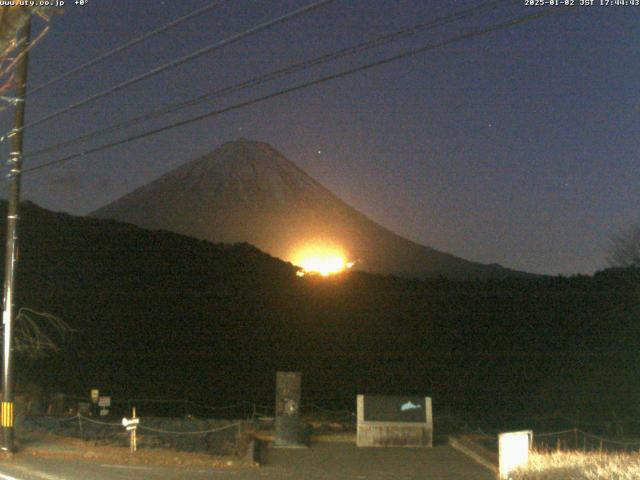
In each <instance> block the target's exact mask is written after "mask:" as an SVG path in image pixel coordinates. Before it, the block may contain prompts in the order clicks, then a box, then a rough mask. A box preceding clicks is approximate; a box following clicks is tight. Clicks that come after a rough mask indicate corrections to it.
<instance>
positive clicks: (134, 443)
mask: <svg viewBox="0 0 640 480" xmlns="http://www.w3.org/2000/svg"><path fill="white" fill-rule="evenodd" d="M139 424H140V419H139V418H137V417H136V407H133V413H132V415H131V418H127V417H124V418H123V419H122V426H123V427H125V428H126V429H127V431H128V432H129V446H130V448H131V453H133V452H135V451H136V450H137V449H138V440H137V438H136V431H137V430H138V425H139Z"/></svg>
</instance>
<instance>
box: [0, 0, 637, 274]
mask: <svg viewBox="0 0 640 480" xmlns="http://www.w3.org/2000/svg"><path fill="white" fill-rule="evenodd" d="M578 2H579V0H576V3H578ZM67 3H68V4H69V5H68V6H67V7H65V9H64V14H63V15H61V16H58V17H54V18H53V19H52V21H51V31H50V32H49V34H48V35H47V36H46V37H45V38H44V39H43V40H42V41H41V42H40V43H39V44H38V45H37V46H35V47H34V50H33V51H32V53H31V58H30V73H29V85H30V86H31V87H36V86H38V85H41V84H43V83H44V82H46V81H47V80H48V79H50V78H53V77H54V76H56V75H59V74H61V73H64V72H65V71H67V70H69V69H71V68H73V67H75V66H76V65H79V64H81V63H83V62H85V61H87V60H89V59H91V58H93V57H95V56H97V55H99V54H101V53H102V52H104V51H107V50H109V49H111V48H114V47H116V46H118V45H120V44H122V43H124V42H126V41H127V40H130V39H133V38H135V37H137V36H139V35H141V34H143V33H145V32H147V31H150V30H153V29H155V28H158V27H160V26H162V25H164V24H166V23H168V22H169V21H171V20H173V19H175V18H177V17H179V16H181V15H185V14H187V13H189V12H190V11H192V10H194V9H196V8H199V7H202V6H204V5H206V4H208V3H210V1H209V0H180V1H169V0H166V1H158V0H156V1H153V0H128V1H127V0H110V1H108V2H101V1H98V0H89V1H88V4H87V5H86V6H84V7H79V6H75V5H73V2H72V1H70V0H68V1H67ZM308 3H311V0H306V1H301V0H269V1H257V0H254V1H250V0H236V1H227V2H223V3H222V6H220V7H219V8H216V9H214V10H211V11H209V12H207V13H206V14H203V15H202V16H201V17H200V18H198V19H196V20H191V21H189V22H187V23H184V24H182V25H180V26H179V27H177V28H175V29H172V30H170V31H168V32H166V33H164V34H162V35H160V36H158V37H155V38H153V39H150V40H149V41H145V42H143V43H141V44H138V45H136V46H135V47H134V48H132V49H130V50H127V51H126V52H123V53H122V54H119V55H117V56H115V57H113V58H110V59H108V60H106V61H105V62H102V63H100V64H99V65H96V66H95V67H91V68H88V69H86V70H84V71H83V72H82V73H81V74H78V75H74V76H73V77H72V78H70V79H68V80H65V81H63V82H60V83H57V84H55V85H52V86H50V87H48V88H47V89H45V90H43V91H40V92H38V93H37V94H36V95H33V96H32V97H30V98H28V103H27V123H29V122H33V121H34V120H38V119H39V118H41V117H43V116H44V115H47V114H49V113H50V112H53V111H55V110H58V109H60V108H62V107H64V106H66V105H68V104H70V103H72V102H74V101H77V100H80V99H83V98H85V97H88V96H90V95H92V94H94V93H96V92H99V91H101V90H104V89H106V88H109V87H110V86H112V85H114V84H116V83H119V82H122V81H124V80H126V79H128V78H130V77H132V76H134V75H136V74H140V73H143V72H145V71H147V70H149V69H151V68H154V67H156V66H158V65H160V64H163V63H165V62H168V61H171V60H173V59H176V58H178V57H180V56H183V55H186V54H188V53H190V52H192V51H194V50H196V49H198V48H201V47H203V46H205V45H208V44H212V43H214V42H216V41H219V40H221V39H223V38H225V37H228V36H230V35H232V34H234V33H236V32H240V31H242V30H246V29H248V28H251V27H252V26H254V25H256V24H257V23H259V22H263V21H266V20H268V19H271V18H274V17H276V16H278V15H281V14H283V13H285V12H287V11H290V10H292V9H294V8H299V7H301V6H303V5H305V4H308ZM482 3H486V2H480V1H475V0H474V1H441V0H424V1H417V0H413V1H410V0H399V1H396V0H384V1H383V0H348V1H347V0H336V1H335V2H333V3H331V4H329V5H328V6H325V7H323V8H322V9H320V10H317V11H315V12H313V13H310V14H308V15H306V16H304V17H300V18H297V19H295V20H292V21H290V22H287V23H285V24H282V25H279V26H277V27H275V28H273V29H270V30H269V31H267V32H262V33H260V34H258V35H255V36H253V37H251V38H248V39H245V40H243V41H241V42H239V43H237V44H235V45H232V46H229V47H226V48H224V49H222V50H218V51H217V52H214V53H212V54H210V55H205V56H203V57H201V58H199V59H197V60H195V61H192V62H189V63H187V64H185V65H183V66H181V67H178V68H175V69H172V70H170V71H168V72H165V73H162V74H160V75H157V76H154V77H153V78H151V79H148V80H146V81H144V82H141V83H139V84H137V85H135V86H133V87H131V88H127V89H126V90H124V91H121V92H118V93H116V94H114V95H111V96H109V97H106V98H103V99H101V100H99V101H96V102H94V103H92V104H90V105H88V106H86V107H83V108H80V109H77V110H74V111H72V112H69V113H67V114H64V115H61V116H60V117H58V118H56V119H55V120H52V121H50V122H46V123H44V124H42V125H39V126H36V127H34V128H31V129H28V130H27V132H26V139H25V142H26V150H27V152H28V151H29V150H34V149H37V148H41V147H44V146H48V145H51V144H54V143H57V142H59V141H62V140H66V139H69V138H72V137H75V136H78V135H80V134H83V133H86V132H90V131H92V130H94V129H96V128H99V127H103V126H106V125H110V124H111V123H115V122H120V121H122V120H125V119H127V118H129V117H132V116H134V115H137V114H140V113H142V112H145V111H148V110H151V109H153V108H155V107H158V106H162V105H165V104H167V103H170V102H174V101H177V100H184V99H188V98H191V97H193V96H196V95H199V94H202V93H204V92H207V91H210V90H214V89H218V88H221V87H225V86H228V85H231V84H234V83H237V82H239V81H242V80H245V79H248V78H251V77H253V76H256V75H258V74H262V73H266V72H269V71H271V70H274V69H276V68H280V67H284V66H286V65H288V64H290V63H295V62H299V61H302V60H305V59H310V58H314V57H316V56H319V55H321V54H324V53H327V52H331V51H334V50H336V49H339V48H342V47H346V46H350V45H353V44H356V43H359V42H362V41H363V40H366V39H371V38H374V37H376V36H379V35H382V34H386V33H390V32H393V31H395V30H399V29H401V28H403V27H408V26H411V25H414V24H417V23H423V22H426V21H429V20H431V19H435V18H436V17H438V16H441V15H444V14H448V13H451V12H454V11H456V10H460V9H463V8H466V7H469V6H473V5H479V4H482ZM596 3H599V0H597V2H596ZM524 4H525V0H521V2H515V4H512V5H511V6H503V7H501V8H499V9H497V10H495V11H493V12H490V13H488V14H484V15H480V16H478V17H475V18H473V19H467V20H465V21H463V22H458V23H455V24H451V25H447V26H445V27H439V28H436V29H432V30H428V31H423V32H422V33H419V34H417V35H414V36H412V37H410V38H408V39H405V40H402V41H400V42H397V43H393V44H391V45H389V46H386V47H383V48H377V49H374V50H371V51H368V52H365V53H363V54H359V55H357V56H354V57H349V58H347V59H343V60H341V61H339V62H334V63H331V64H329V65H325V66H322V67H319V68H314V69H311V70H309V71H307V72H304V73H301V74H297V75H294V76H292V77H290V78H287V79H284V80H279V81H276V82H271V83H267V84H264V85H261V86H260V87H257V88H252V89H249V90H247V91H244V92H241V93H236V94H234V95H231V96H229V97H225V98H222V99H217V100H214V101H212V102H210V103H207V104H204V105H200V106H197V107H194V108H191V109H188V110H186V111H183V112H181V113H179V114H174V115H171V116H168V117H165V118H162V119H160V120H155V121H152V122H149V123H146V124H144V125H140V126H136V127H133V128H130V129H129V130H126V131H124V132H118V133H116V134H113V135H109V136H105V137H100V138H97V139H95V140H93V141H90V142H87V143H85V144H83V145H82V146H78V145H76V146H73V147H69V148H67V149H64V150H61V151H59V152H55V153H51V154H47V155H44V156H42V157H38V158H30V159H29V158H28V159H26V160H25V168H28V167H31V166H34V165H37V164H38V163H41V162H45V161H50V160H54V159H56V158H58V157H61V156H64V155H67V154H70V153H75V152H77V151H79V150H80V149H81V148H91V147H92V146H96V145H99V144H102V143H105V142H109V141H112V140H116V139H119V138H122V137H124V136H127V135H131V134H135V133H137V132H141V131H145V130H147V129H150V128H153V127H158V126H161V125H164V124H166V123H171V122H172V121H176V120H180V119H184V118H189V117H191V116H195V115H198V114H200V113H203V112H206V111H208V110H213V109H218V108H220V107H223V106H226V105H231V104H234V103H237V102H239V101H243V100H247V99H250V98H253V97H256V96H260V95H264V94H266V93H269V92H271V91H275V90H279V89H282V88H284V87H286V86H289V85H293V84H296V83H300V82H303V81H307V80H310V79H313V78H316V77H319V76H322V75H326V74H329V73H332V72H335V71H339V70H342V69H346V68H349V67H352V66H356V65H360V64H364V63H368V62H372V61H375V60H376V59H379V58H383V57H385V56H388V55H392V54H394V53H398V52H401V51H404V50H407V49H412V48H417V47H420V46H422V45H426V44H429V43H434V42H440V41H442V40H444V39H446V38H450V37H453V36H455V35H458V34H461V33H464V32H467V31H470V30H474V29H477V28H482V27H486V26H488V25H491V24H494V23H501V22H505V21H507V20H509V19H511V18H514V17H516V16H521V15H525V14H528V13H534V12H536V11H540V8H541V7H528V6H525V5H524ZM554 10H555V11H556V12H557V13H554V14H551V15H548V16H545V17H543V18H540V19H537V20H533V21H531V22H528V23H526V24H522V25H517V26H515V27H513V28H510V29H508V30H503V31H499V32H494V33H489V34H487V35H484V36H482V37H476V38H472V39H469V40H465V41H462V42H459V43H456V44H453V45H449V46H446V47H444V48H439V49H436V50H433V51H429V52H426V53H423V54H419V55H417V56H414V57H411V58H408V59H404V60H401V61H398V62H394V63H391V64H388V65H385V66H382V67H378V68H375V69H371V70H368V71H365V72H362V73H360V74H356V75H353V76H350V77H347V78H342V79H338V80H335V81H332V82H327V83H323V84H321V85H317V86H314V87H311V88H309V89H306V90H304V91H299V92H296V93H292V94H289V95H286V96H282V97H279V98H275V99H272V100H269V101H266V102H263V103H260V104H256V105H253V106H250V107H247V108H243V109H241V110H236V111H234V112H230V113H226V114H223V115H220V116H217V117H214V118H210V119H207V120H204V121H201V122H198V123H196V124H192V125H190V126H186V127H181V128H178V129H175V130H172V131H169V132H165V133H162V134H159V135H155V136H152V137H149V138H146V139H144V140H141V141H136V142H133V143H129V144H127V145H124V146H120V147H116V148H113V149H110V150H106V151H104V152H101V153H99V154H95V155H90V156H86V157H83V158H81V159H77V160H74V161H71V162H69V163H66V164H64V165H63V166H59V167H54V168H48V169H43V170H39V171H37V172H33V173H30V174H26V175H25V176H24V178H23V197H24V198H27V199H30V200H33V201H35V202H36V203H38V204H40V205H41V206H43V207H45V208H48V209H52V210H56V211H66V212H69V213H73V214H86V213H89V212H91V211H93V210H95V209H96V208H98V207H100V206H102V205H104V204H106V203H108V202H110V201H112V200H115V199H116V198H118V197H120V196H121V195H123V194H125V193H127V192H129V191H131V190H132V189H134V188H136V187H139V186H141V185H143V184H146V183H148V182H150V181H151V180H153V179H155V178H157V177H158V176H160V175H161V174H163V173H165V172H167V171H169V170H171V169H173V168H175V167H176V166H178V165H180V164H182V163H184V162H187V161H189V160H192V159H194V158H196V157H198V156H200V155H202V154H205V153H207V152H209V151H211V150H213V149H215V148H217V147H218V146H219V145H220V144H221V143H223V142H226V141H230V140H234V139H236V138H239V137H245V138H249V139H253V140H259V141H265V142H268V143H270V144H272V145H273V146H274V147H275V148H277V149H278V150H280V151H281V152H282V153H283V154H284V155H285V156H287V157H288V158H289V159H290V160H292V161H294V162H295V163H296V164H298V166H300V167H301V168H302V169H304V170H305V171H306V172H307V173H309V174H310V175H311V176H313V177H314V178H316V179H317V180H318V181H320V182H321V183H322V184H324V185H325V186H326V187H328V188H329V189H330V190H332V191H333V192H334V193H336V194H337V195H338V196H339V197H341V198H342V199H344V200H345V201H347V202H348V203H350V204H351V205H352V206H354V207H356V208H357V209H359V210H360V211H362V212H363V213H365V214H366V215H368V216H369V217H371V218H372V219H373V220H375V221H377V222H378V223H380V224H382V225H384V226H385V227H387V228H390V229H391V230H393V231H395V232H397V233H399V234H401V235H403V236H405V237H407V238H409V239H411V240H414V241H416V242H419V243H422V244H425V245H429V246H432V247H434V248H437V249H440V250H444V251H447V252H451V253H453V254H455V255H458V256H461V257H464V258H467V259H470V260H475V261H481V262H486V263H490V262H497V263H500V264H503V265H505V266H508V267H511V268H515V269H521V270H527V271H531V272H539V273H548V274H559V273H562V274H574V273H592V272H594V271H595V270H597V269H601V268H604V267H605V266H606V262H605V255H606V249H607V244H608V238H609V237H610V235H611V234H612V233H615V232H616V231H618V230H619V229H620V228H623V227H625V226H628V225H629V224H631V223H637V222H639V221H640V215H639V214H638V207H639V206H640V168H639V167H640V161H639V156H640V136H639V135H638V127H639V126H640V95H639V91H640V89H639V84H638V73H639V72H640V6H639V7H631V6H613V5H612V6H600V5H596V6H592V7H578V8H575V9H571V10H570V9H567V8H565V7H555V8H554ZM43 25H44V24H43V22H42V21H41V20H38V19H36V20H34V27H33V28H34V32H35V34H37V32H38V31H39V30H40V29H41V28H42V27H43ZM0 118H1V121H0V127H1V128H2V130H3V132H4V131H6V130H8V129H9V128H10V125H11V109H6V110H4V111H3V112H0ZM1 148H2V154H3V156H4V157H5V158H6V155H7V152H8V148H7V145H6V143H5V144H3V146H2V147H1ZM3 191H6V186H5V185H4V184H3Z"/></svg>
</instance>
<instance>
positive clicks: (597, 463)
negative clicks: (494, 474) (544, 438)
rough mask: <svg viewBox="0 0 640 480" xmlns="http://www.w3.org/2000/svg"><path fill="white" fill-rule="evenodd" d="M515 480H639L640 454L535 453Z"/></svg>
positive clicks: (514, 477) (515, 473)
mask: <svg viewBox="0 0 640 480" xmlns="http://www.w3.org/2000/svg"><path fill="white" fill-rule="evenodd" d="M512 478H513V480H560V479H562V480H565V479H572V480H583V479H584V480H595V479H607V480H632V479H633V480H637V479H640V453H599V452H544V453H543V452H533V453H532V454H531V455H530V457H529V466H528V467H527V468H526V469H523V470H519V471H517V472H514V473H513V475H512Z"/></svg>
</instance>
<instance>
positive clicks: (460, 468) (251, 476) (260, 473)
mask: <svg viewBox="0 0 640 480" xmlns="http://www.w3.org/2000/svg"><path fill="white" fill-rule="evenodd" d="M267 461H268V463H267V464H266V465H265V466H263V467H262V468H260V469H220V470H214V469H201V468H198V469H187V468H180V467H157V466H153V467H151V466H132V465H115V464H105V463H100V462H90V461H80V460H69V459H64V460H63V459H56V458H40V457H34V456H20V455H18V456H16V457H15V458H14V459H13V460H11V461H5V462H2V463H0V480H129V479H149V480H174V479H175V480H178V479H185V478H189V479H194V480H203V479H212V480H218V479H234V480H261V479H263V480H268V479H273V480H279V479H282V480H291V479H304V480H320V479H332V480H354V479H366V480H383V479H393V480H413V479H420V480H428V479H434V480H435V479H437V480H449V479H450V480H466V479H468V480H485V479H486V480H493V479H494V478H495V477H494V475H493V474H492V473H491V472H489V471H488V470H487V469H485V468H484V467H481V466H480V465H477V464H476V463H474V462H473V461H472V460H469V459H468V458H467V457H466V456H464V455H463V454H461V453H459V452H458V451H456V450H454V449H453V448H451V447H449V446H437V447H435V448H433V449H403V448H371V449H362V448H356V447H355V445H353V444H348V443H319V444H316V445H314V446H313V447H311V448H308V449H274V450H271V451H270V452H269V454H268V457H267Z"/></svg>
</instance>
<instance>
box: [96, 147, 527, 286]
mask: <svg viewBox="0 0 640 480" xmlns="http://www.w3.org/2000/svg"><path fill="white" fill-rule="evenodd" d="M90 215H91V216H94V217H98V218H111V219H115V220H120V221H124V222H127V223H132V224H134V225H138V226H140V227H143V228H149V229H161V230H169V231H173V232H176V233H180V234H184V235H188V236H192V237H195V238H199V239H204V240H208V241H212V242H224V243H236V242H248V243H250V244H252V245H255V246H256V247H257V248H259V249H260V250H262V251H265V252H267V253H269V254H271V255H274V256H276V257H279V258H282V259H284V260H285V261H293V258H292V256H293V252H294V251H295V250H296V248H300V246H303V245H305V244H309V243H319V244H328V245H331V246H334V247H337V248H338V249H340V250H342V251H344V252H345V255H346V256H347V257H348V258H347V260H356V261H357V265H356V268H358V269H361V270H365V271H369V272H372V273H382V274H398V275H403V276H410V277H411V276H413V277H436V276H440V275H443V276H446V277H449V278H452V279H469V278H496V277H504V276H510V275H516V276H520V275H530V274H526V273H524V272H517V271H514V270H510V269H508V268H505V267H502V266H500V265H497V264H489V265H485V264H481V263H477V262H472V261H469V260H465V259H462V258H460V257H457V256H455V255H452V254H450V253H446V252H441V251H438V250H435V249H433V248H431V247H428V246H424V245H420V244H418V243H415V242H412V241H411V240H408V239H406V238H403V237H401V236H400V235H397V234H396V233H394V232H392V231H391V230H389V229H387V228H385V227H384V226H382V225H380V224H378V223H377V222H375V221H374V220H371V219H370V218H368V217H367V216H366V215H364V214H363V213H362V212H360V211H358V210H357V209H356V208H354V207H352V206H351V205H348V204H347V203H346V202H344V201H342V200H341V199H340V198H339V197H338V196H337V195H335V194H334V193H333V192H331V191H330V190H329V189H328V188H326V187H325V186H323V185H322V184H321V183H319V182H318V181H316V180H315V179H313V178H312V177H311V176H309V175H308V174H306V173H305V172H304V171H303V170H302V169H300V168H299V167H298V166H297V165H296V164H295V163H294V162H292V161H290V160H289V159H287V158H286V157H285V156H284V155H283V154H282V153H280V152H279V151H278V150H276V149H275V148H274V147H272V146H271V145H269V144H267V143H263V142H256V141H251V140H247V139H239V140H236V141H233V142H227V143H225V144H223V145H222V146H221V147H219V148H218V149H216V150H214V151H213V152H211V153H209V154H207V155H204V156H202V157H200V158H197V159H195V160H192V161H190V162H187V163H185V164H183V165H181V166H179V167H177V168H176V169H174V170H172V171H170V172H167V173H165V174H164V175H162V176H160V177H159V178H158V179H156V180H154V181H152V182H150V183H148V184H146V185H144V186H142V187H140V188H138V189H136V190H134V191H132V192H130V193H128V194H126V195H124V196H123V197H121V198H119V199H117V200H115V201H114V202H112V203H110V204H108V205H106V206H104V207H102V208H100V209H98V210H96V211H94V212H92V213H91V214H90Z"/></svg>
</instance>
